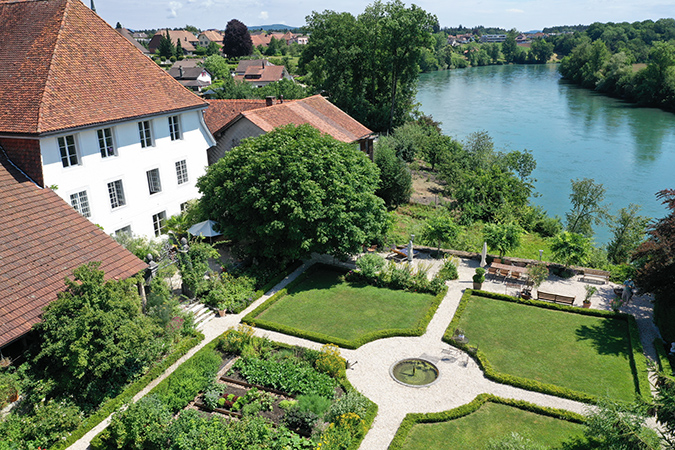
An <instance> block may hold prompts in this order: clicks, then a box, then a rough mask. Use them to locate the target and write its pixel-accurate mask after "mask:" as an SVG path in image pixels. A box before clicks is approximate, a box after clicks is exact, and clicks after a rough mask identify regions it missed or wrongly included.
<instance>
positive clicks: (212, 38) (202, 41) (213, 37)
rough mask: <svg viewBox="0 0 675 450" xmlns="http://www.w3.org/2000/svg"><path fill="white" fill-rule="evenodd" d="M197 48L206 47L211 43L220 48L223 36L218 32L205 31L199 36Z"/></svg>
mask: <svg viewBox="0 0 675 450" xmlns="http://www.w3.org/2000/svg"><path fill="white" fill-rule="evenodd" d="M198 39H199V46H200V47H208V46H209V44H210V43H211V42H215V43H216V44H218V45H220V46H222V45H223V35H222V34H221V33H220V31H218V30H206V31H203V32H202V33H200V34H199V37H198Z"/></svg>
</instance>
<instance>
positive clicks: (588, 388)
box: [459, 296, 636, 401]
mask: <svg viewBox="0 0 675 450" xmlns="http://www.w3.org/2000/svg"><path fill="white" fill-rule="evenodd" d="M459 327H460V328H462V329H463V330H464V332H465V333H466V336H467V337H468V338H469V344H470V345H472V346H477V347H478V348H479V349H480V350H481V351H482V352H483V354H484V355H485V357H486V358H487V360H488V361H489V362H490V363H491V365H492V368H493V369H494V370H496V371H497V372H501V373H505V374H509V375H513V376H518V377H523V378H528V379H532V380H535V381H538V382H541V383H547V384H553V385H556V386H560V387H564V388H568V389H572V390H575V391H580V392H585V393H587V394H590V395H593V396H597V397H609V398H612V399H614V400H623V401H632V400H634V398H635V392H636V391H635V381H634V378H633V374H632V371H631V363H630V352H631V349H630V340H629V332H628V325H627V323H626V322H625V321H623V320H618V319H613V318H603V317H593V316H586V315H580V314H573V313H567V312H561V311H555V310H549V309H545V308H537V307H533V306H527V305H519V304H517V303H512V302H505V301H500V300H495V299H489V298H485V297H477V296H472V297H471V299H470V301H469V302H468V304H467V306H466V309H465V310H464V312H463V314H462V316H461V317H460V320H459Z"/></svg>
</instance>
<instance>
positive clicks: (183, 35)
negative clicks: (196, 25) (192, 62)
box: [148, 30, 199, 55]
mask: <svg viewBox="0 0 675 450" xmlns="http://www.w3.org/2000/svg"><path fill="white" fill-rule="evenodd" d="M168 32H169V38H170V39H171V42H172V43H173V45H178V42H179V41H180V46H181V47H182V48H183V51H184V52H185V54H186V55H191V54H193V53H194V51H195V49H196V48H197V46H198V45H199V38H197V36H195V35H194V34H192V33H191V32H189V31H186V30H168ZM166 33H167V30H159V31H157V33H155V35H154V36H153V37H152V39H150V42H149V43H148V50H150V53H151V54H153V55H154V54H155V51H156V50H157V49H158V48H159V42H160V41H161V40H162V36H166Z"/></svg>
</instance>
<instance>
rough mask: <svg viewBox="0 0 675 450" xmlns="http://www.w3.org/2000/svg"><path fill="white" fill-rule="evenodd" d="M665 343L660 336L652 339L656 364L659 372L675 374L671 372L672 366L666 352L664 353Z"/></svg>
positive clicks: (669, 374)
mask: <svg viewBox="0 0 675 450" xmlns="http://www.w3.org/2000/svg"><path fill="white" fill-rule="evenodd" d="M665 345H666V344H665V342H663V340H661V338H656V339H654V349H656V363H657V364H658V367H659V372H662V373H664V374H665V375H667V376H669V377H672V376H673V375H675V373H674V372H673V367H672V366H671V364H670V359H669V358H668V353H666V348H665Z"/></svg>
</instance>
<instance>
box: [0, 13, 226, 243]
mask: <svg viewBox="0 0 675 450" xmlns="http://www.w3.org/2000/svg"><path fill="white" fill-rule="evenodd" d="M10 18H11V20H10ZM5 19H7V20H5ZM16 29H21V30H22V33H16ZM81 30H88V31H87V32H86V33H82V32H81ZM0 35H2V40H3V42H5V43H7V42H8V41H9V45H5V46H3V47H1V48H0V60H1V61H5V62H6V64H7V65H6V66H5V67H13V68H14V67H16V68H18V69H17V70H15V71H11V70H0V98H2V99H3V102H0V147H2V149H3V150H4V151H5V152H6V154H7V156H8V157H9V159H10V160H11V161H12V162H13V163H14V164H15V165H16V166H17V167H19V168H20V169H21V170H22V171H23V172H25V173H26V174H27V175H28V176H30V177H31V178H32V179H33V180H34V181H35V182H36V183H37V184H38V185H40V186H44V187H54V188H55V191H56V193H57V194H58V195H59V196H60V197H61V198H63V199H64V200H66V201H67V202H68V203H69V204H71V205H72V206H73V207H74V208H75V209H76V210H77V211H79V212H80V213H81V214H82V215H83V216H85V217H87V218H88V219H89V220H90V221H91V222H93V223H96V224H98V225H100V226H102V227H103V229H104V230H105V231H106V232H107V233H114V232H117V231H120V230H124V231H131V232H133V233H134V234H140V235H145V236H150V237H152V236H158V235H159V234H161V227H162V225H163V221H164V220H165V219H166V218H168V217H170V216H171V215H173V214H177V213H179V212H180V211H181V207H182V205H184V204H185V203H186V202H187V201H188V200H190V199H194V198H197V197H198V192H197V189H196V187H195V182H196V181H197V178H198V177H199V176H201V175H203V174H204V173H205V167H206V166H207V153H206V150H207V149H208V148H209V147H211V146H212V145H214V144H215V141H214V139H213V137H212V136H211V134H210V132H209V131H208V129H207V128H206V125H205V123H204V119H203V110H204V109H205V108H206V107H207V103H206V102H204V101H203V100H202V99H200V98H199V97H197V96H196V95H194V94H193V93H191V92H189V91H188V90H187V89H185V88H184V87H183V86H181V84H180V83H178V82H177V81H176V80H174V79H173V78H172V77H171V76H170V75H169V74H167V73H166V72H165V71H164V70H162V69H161V68H159V67H158V66H157V65H156V64H155V63H154V62H152V61H151V60H149V59H148V58H147V57H144V56H143V54H142V53H141V52H139V51H138V50H137V49H136V48H135V47H134V46H133V45H131V44H130V43H129V42H128V41H127V40H126V39H125V38H124V37H122V36H120V35H119V34H118V33H117V32H115V30H114V29H112V28H111V27H110V26H108V25H107V24H106V23H105V22H104V21H103V20H102V19H101V18H99V17H98V16H97V15H96V14H95V13H94V12H92V11H91V10H89V9H88V8H87V7H86V6H84V5H83V4H82V2H80V1H79V0H52V1H49V2H44V1H38V0H28V1H25V2H17V3H5V4H2V7H1V8H0ZM78 49H86V51H80V50H78Z"/></svg>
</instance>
